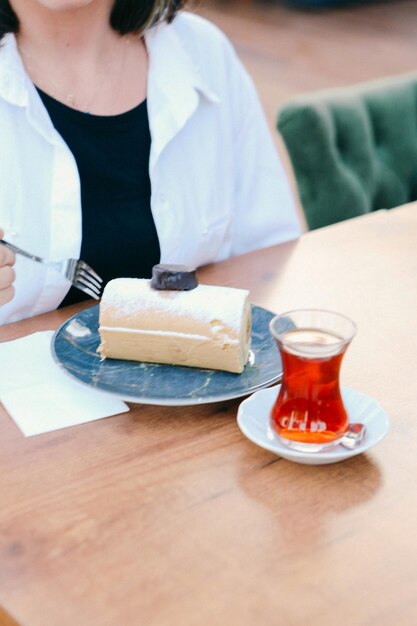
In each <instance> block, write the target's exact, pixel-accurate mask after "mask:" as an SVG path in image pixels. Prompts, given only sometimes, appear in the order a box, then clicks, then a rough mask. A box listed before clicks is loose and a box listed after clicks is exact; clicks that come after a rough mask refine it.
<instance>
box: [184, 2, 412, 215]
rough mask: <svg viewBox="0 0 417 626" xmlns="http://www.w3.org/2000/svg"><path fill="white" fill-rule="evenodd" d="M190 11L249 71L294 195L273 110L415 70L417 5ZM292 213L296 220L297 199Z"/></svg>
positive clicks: (236, 6) (233, 6)
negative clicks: (216, 30)
mask: <svg viewBox="0 0 417 626" xmlns="http://www.w3.org/2000/svg"><path fill="white" fill-rule="evenodd" d="M192 6H193V7H194V10H195V11H196V12H197V13H199V14H200V15H202V16H204V17H206V18H208V19H210V20H211V21H212V22H214V23H215V24H217V26H219V27H220V28H221V29H222V30H223V31H224V32H225V33H226V35H227V36H228V37H229V39H230V40H231V41H232V43H233V44H234V46H235V48H236V50H237V52H238V54H239V56H240V58H241V59H242V61H243V63H244V64H245V66H246V68H247V69H248V71H249V73H250V74H251V76H252V78H253V80H254V82H255V85H256V87H257V89H258V93H259V96H260V98H261V102H262V104H263V107H264V110H265V113H266V116H267V120H268V124H269V126H270V128H271V132H272V134H273V137H274V140H275V142H276V144H277V147H278V150H279V152H280V153H281V156H282V159H283V162H284V166H285V168H286V170H287V173H288V175H289V178H290V179H291V182H292V186H293V189H294V192H295V195H296V196H297V197H298V193H299V189H297V185H296V183H295V179H294V173H293V172H294V170H293V167H292V165H291V164H290V160H289V157H288V153H287V150H286V148H284V144H283V141H282V139H281V137H280V136H279V134H278V132H277V130H276V120H277V111H278V108H279V107H281V106H282V105H283V104H285V103H286V102H287V101H288V100H290V99H291V98H292V97H294V96H297V95H301V94H305V93H312V92H315V91H320V90H323V89H328V88H333V87H346V86H350V85H354V84H356V83H361V82H364V81H370V80H374V79H380V78H384V77H390V76H398V75H401V74H404V73H408V72H414V71H415V69H416V65H417V0H378V1H377V0H353V1H351V2H347V1H344V0H196V2H195V3H194V5H192ZM416 76H417V74H416ZM413 126H414V124H413ZM312 175H314V172H312ZM410 199H414V198H411V197H410ZM400 203H401V202H400V201H397V200H395V201H393V203H392V202H391V204H384V203H383V205H384V206H391V205H392V206H393V205H395V204H400ZM303 206H304V208H305V207H306V201H305V198H304V197H303ZM298 208H299V213H300V217H301V219H302V221H303V222H304V215H303V211H302V209H301V203H300V200H299V206H298ZM373 208H379V207H373ZM338 219H340V217H338V218H334V220H332V221H337V220H338ZM304 225H305V222H304ZM310 226H311V223H310Z"/></svg>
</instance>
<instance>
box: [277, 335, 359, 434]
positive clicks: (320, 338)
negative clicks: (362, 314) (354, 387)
mask: <svg viewBox="0 0 417 626" xmlns="http://www.w3.org/2000/svg"><path fill="white" fill-rule="evenodd" d="M278 345H279V348H280V352H281V358H282V365H283V371H284V374H283V381H282V386H281V390H280V392H279V395H278V398H277V400H276V402H275V405H274V407H273V409H272V416H271V417H272V425H273V427H274V428H275V430H276V431H277V432H278V434H279V435H280V436H281V437H284V438H285V439H287V440H292V441H294V442H295V441H296V442H300V443H304V444H326V443H329V444H330V443H332V442H333V441H335V440H336V439H339V438H340V437H342V436H343V434H344V432H345V431H346V430H347V427H348V417H347V414H346V411H345V409H344V406H343V401H342V397H341V394H340V388H339V370H340V365H341V361H342V359H343V355H344V353H345V351H346V347H347V346H346V342H344V340H343V337H339V336H338V335H336V334H334V333H332V332H328V331H325V330H318V329H309V328H303V329H296V330H289V331H288V332H286V333H284V334H283V335H282V336H281V339H280V340H278Z"/></svg>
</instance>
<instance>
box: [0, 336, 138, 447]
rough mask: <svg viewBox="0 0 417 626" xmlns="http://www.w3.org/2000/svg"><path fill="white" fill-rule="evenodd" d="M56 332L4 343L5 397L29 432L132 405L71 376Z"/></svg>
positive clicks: (0, 378)
mask: <svg viewBox="0 0 417 626" xmlns="http://www.w3.org/2000/svg"><path fill="white" fill-rule="evenodd" d="M52 336H53V332H52V331H44V332H39V333H34V334H32V335H28V336H27V337H22V338H21V339H16V340H14V341H8V342H5V343H0V401H1V402H2V403H3V405H4V407H5V409H6V410H7V412H8V413H9V414H10V416H11V417H12V418H13V420H14V421H15V422H16V424H17V425H18V427H19V428H20V430H21V431H22V433H23V434H24V435H26V437H30V436H32V435H39V434H41V433H46V432H50V431H51V430H58V429H59V428H67V427H68V426H75V425H77V424H84V423H86V422H92V421H93V420H97V419H101V418H103V417H110V415H117V414H118V413H125V412H126V411H128V410H129V407H128V406H127V405H126V404H125V403H124V402H122V401H121V400H117V399H115V398H112V397H111V396H109V395H107V394H105V393H101V392H100V391H96V390H95V389H89V388H88V387H86V386H84V385H83V384H81V383H77V381H76V380H72V379H71V378H70V377H69V376H67V374H65V372H63V371H62V370H61V369H60V367H59V365H57V364H56V363H55V361H54V359H53V357H52V354H51V339H52Z"/></svg>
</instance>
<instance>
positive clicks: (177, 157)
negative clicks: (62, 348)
mask: <svg viewBox="0 0 417 626" xmlns="http://www.w3.org/2000/svg"><path fill="white" fill-rule="evenodd" d="M182 4H183V2H175V1H173V0H168V1H167V0H0V36H1V37H2V42H1V46H0V133H1V138H2V140H1V142H0V173H1V174H0V175H1V176H2V185H1V186H0V227H1V228H2V229H3V230H4V233H5V235H4V237H5V239H6V240H9V241H11V242H12V243H13V242H14V243H16V245H18V246H20V247H22V248H26V249H28V250H30V251H31V252H33V253H34V254H37V255H39V256H41V257H44V258H47V259H51V260H58V259H63V258H67V257H76V258H82V259H84V260H85V261H86V262H87V263H88V264H89V265H91V266H92V267H93V268H94V269H95V270H96V271H97V272H98V273H99V274H100V275H101V276H102V278H103V279H104V281H105V282H106V281H107V280H109V279H111V278H114V277H116V276H143V277H146V276H149V275H150V271H151V267H152V265H154V264H155V263H158V262H160V261H161V262H170V263H184V264H188V265H195V266H201V265H204V264H206V263H210V262H213V261H219V260H221V259H224V258H227V257H229V256H232V255H236V254H240V253H243V252H247V251H249V250H252V249H255V248H259V247H264V246H268V245H272V244H275V243H278V242H280V241H284V240H288V239H292V238H295V237H297V236H298V235H299V232H300V229H299V224H298V220H297V217H296V212H295V208H294V203H293V199H292V197H291V193H290V190H289V186H288V183H287V180H286V177H285V175H284V172H283V169H282V166H281V164H280V162H279V160H278V157H277V155H276V152H275V150H274V146H273V143H272V139H271V138H270V136H269V133H268V129H267V126H266V123H265V120H264V117H263V113H262V110H261V108H260V104H259V101H258V98H257V96H256V93H255V90H254V88H253V85H252V83H251V81H250V79H249V78H248V75H247V74H246V72H245V70H244V69H243V67H242V65H241V64H240V62H239V61H238V60H237V58H236V56H235V53H234V51H233V49H232V47H231V45H230V43H229V42H228V41H227V40H226V39H225V37H224V36H223V35H222V34H221V33H220V32H219V31H218V30H217V28H216V27H214V26H213V25H211V24H210V23H208V22H207V21H205V20H203V19H201V18H199V17H197V16H195V15H192V14H190V13H185V12H181V13H179V14H177V13H178V9H179V8H180V5H182ZM0 248H1V249H0V305H2V306H0V324H2V323H7V322H11V321H16V320H19V319H22V318H25V317H28V316H32V315H36V314H39V313H43V312H45V311H48V310H52V309H54V308H56V307H58V306H60V305H63V304H69V303H71V302H74V301H76V299H82V297H83V294H82V292H77V291H75V290H73V289H71V290H70V291H68V290H69V286H68V284H67V282H66V281H65V279H64V278H63V277H62V276H60V275H59V274H57V273H55V272H53V271H48V270H47V269H46V268H44V267H43V266H40V265H39V264H35V263H33V262H30V261H27V260H26V259H22V258H17V259H16V262H15V275H14V272H13V269H12V265H13V264H14V261H15V259H14V257H13V255H11V254H10V252H9V251H5V250H4V249H3V248H2V247H1V246H0ZM14 278H15V280H14V285H13V286H12V282H13V279H14Z"/></svg>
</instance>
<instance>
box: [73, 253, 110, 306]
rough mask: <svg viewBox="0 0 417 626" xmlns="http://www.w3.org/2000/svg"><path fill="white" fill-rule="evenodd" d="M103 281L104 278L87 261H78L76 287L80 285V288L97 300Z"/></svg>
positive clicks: (74, 282) (75, 278)
mask: <svg viewBox="0 0 417 626" xmlns="http://www.w3.org/2000/svg"><path fill="white" fill-rule="evenodd" d="M102 283H103V280H102V278H100V276H99V275H98V274H96V272H95V271H94V270H93V269H92V268H91V267H90V266H89V265H87V263H85V262H84V261H78V264H77V269H76V272H75V276H74V280H73V285H74V287H78V289H81V290H82V291H84V292H85V293H87V294H88V295H89V296H91V297H92V298H94V299H95V300H99V299H100V296H101V290H102V287H103V285H102Z"/></svg>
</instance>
